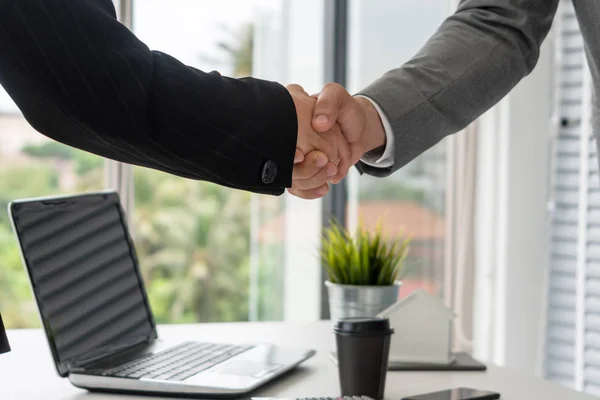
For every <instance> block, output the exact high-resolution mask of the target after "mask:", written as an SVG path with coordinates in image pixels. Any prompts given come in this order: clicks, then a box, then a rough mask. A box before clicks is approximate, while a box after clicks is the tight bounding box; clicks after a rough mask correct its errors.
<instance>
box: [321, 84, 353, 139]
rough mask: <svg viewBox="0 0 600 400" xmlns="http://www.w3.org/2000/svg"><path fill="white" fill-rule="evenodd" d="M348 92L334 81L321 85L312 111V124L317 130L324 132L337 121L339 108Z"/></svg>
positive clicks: (348, 95)
mask: <svg viewBox="0 0 600 400" xmlns="http://www.w3.org/2000/svg"><path fill="white" fill-rule="evenodd" d="M346 97H350V94H349V93H348V92H347V91H346V89H344V88H343V87H342V86H340V85H338V84H336V83H328V84H327V85H325V87H323V90H322V91H321V93H319V94H318V95H317V96H316V98H317V103H316V105H315V109H314V111H313V120H312V126H313V129H314V130H315V131H317V132H326V131H328V130H330V129H331V128H332V127H333V124H334V123H335V122H336V121H337V119H338V116H339V113H340V108H341V107H342V106H343V105H344V103H345V102H346V100H347V98H346Z"/></svg>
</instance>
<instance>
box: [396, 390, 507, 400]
mask: <svg viewBox="0 0 600 400" xmlns="http://www.w3.org/2000/svg"><path fill="white" fill-rule="evenodd" d="M499 398H500V393H495V392H488V391H485V390H477V389H469V388H456V389H450V390H442V391H440V392H433V393H426V394H419V395H416V396H409V397H404V398H403V399H402V400H495V399H499Z"/></svg>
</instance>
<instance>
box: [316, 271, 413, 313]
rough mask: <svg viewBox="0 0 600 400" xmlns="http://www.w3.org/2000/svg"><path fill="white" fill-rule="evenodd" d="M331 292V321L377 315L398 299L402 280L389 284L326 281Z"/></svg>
mask: <svg viewBox="0 0 600 400" xmlns="http://www.w3.org/2000/svg"><path fill="white" fill-rule="evenodd" d="M325 285H326V286H327V291H328V293H329V313H330V317H331V321H332V322H333V323H335V322H337V321H338V320H339V319H342V318H352V317H375V316H377V314H379V313H380V312H381V311H383V310H385V309H386V308H388V307H389V306H391V305H392V304H394V303H395V302H396V301H398V293H399V291H400V286H401V285H402V282H396V283H394V284H393V285H389V286H363V285H339V284H337V283H331V282H329V281H326V282H325Z"/></svg>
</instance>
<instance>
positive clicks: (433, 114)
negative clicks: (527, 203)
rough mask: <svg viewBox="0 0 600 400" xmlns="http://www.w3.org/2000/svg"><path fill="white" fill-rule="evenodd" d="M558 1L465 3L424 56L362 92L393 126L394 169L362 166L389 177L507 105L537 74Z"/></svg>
mask: <svg viewBox="0 0 600 400" xmlns="http://www.w3.org/2000/svg"><path fill="white" fill-rule="evenodd" d="M557 4H558V1H557V0H512V1H503V2H498V1H494V0H463V1H462V2H461V5H460V6H459V9H458V10H457V12H456V13H455V14H454V15H452V16H451V17H449V18H448V19H447V20H446V21H445V22H444V23H443V24H442V26H441V27H440V28H439V30H438V31H437V32H436V34H435V35H434V36H433V37H432V38H431V39H430V40H429V41H428V42H427V43H426V45H425V46H424V47H423V49H422V50H421V51H420V52H419V53H418V54H417V55H416V56H415V57H414V58H413V59H411V60H410V61H408V62H407V63H406V64H404V65H403V66H402V67H400V68H398V69H395V70H392V71H389V72H388V73H386V74H385V75H384V76H383V77H381V78H380V79H379V80H377V81H376V82H374V83H373V84H371V85H369V86H368V87H367V88H365V89H364V90H362V91H361V92H360V94H363V95H365V96H367V97H369V98H371V99H373V100H374V101H376V102H377V104H379V105H380V107H381V108H382V110H383V112H384V113H385V115H386V117H387V118H388V119H389V121H390V122H391V124H392V127H393V130H394V137H395V149H394V151H395V161H394V165H393V167H391V168H385V169H381V168H380V169H377V168H372V167H370V166H368V165H365V164H361V165H360V166H359V167H360V168H361V169H362V170H363V171H365V172H367V173H370V174H374V175H379V176H385V175H389V174H390V173H392V172H393V171H395V170H397V169H398V168H400V167H402V166H404V165H405V164H407V163H408V162H410V161H411V160H412V159H414V158H415V157H416V156H418V155H419V154H421V153H422V152H423V151H425V150H427V149H428V148H430V147H432V146H433V145H435V144H436V143H438V142H439V141H440V140H441V139H442V138H444V137H445V136H447V135H450V134H452V133H455V132H457V131H459V130H461V129H463V128H464V127H465V126H467V125H468V124H469V123H470V122H472V121H474V120H475V119H476V118H477V117H479V116H480V115H481V114H483V113H484V112H485V111H486V110H488V109H489V108H491V107H492V106H493V105H494V104H496V103H497V102H498V101H500V100H501V99H502V98H503V97H504V96H505V95H506V94H507V93H508V92H509V91H510V90H511V89H512V88H513V87H514V86H515V85H516V84H517V83H518V82H519V81H520V80H521V79H522V78H523V77H524V76H526V75H527V74H528V73H529V72H530V71H531V70H532V69H533V67H534V66H535V64H536V62H537V59H538V55H539V47H540V45H541V43H542V41H543V40H544V38H545V37H546V35H547V33H548V31H549V29H550V26H551V23H552V19H553V16H554V14H555V12H556V7H557Z"/></svg>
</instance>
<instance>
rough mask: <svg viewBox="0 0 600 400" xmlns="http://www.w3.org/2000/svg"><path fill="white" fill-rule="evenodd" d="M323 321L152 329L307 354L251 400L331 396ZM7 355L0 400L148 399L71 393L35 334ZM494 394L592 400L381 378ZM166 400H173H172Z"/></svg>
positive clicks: (389, 386)
mask: <svg viewBox="0 0 600 400" xmlns="http://www.w3.org/2000/svg"><path fill="white" fill-rule="evenodd" d="M331 328H332V325H331V322H330V321H321V322H303V323H291V322H285V323H279V322H275V323H233V324H231V323H229V324H198V325H169V326H159V327H158V331H159V335H160V336H161V337H162V338H164V339H166V340H169V339H174V340H177V339H191V340H200V341H215V342H227V343H244V342H248V341H261V342H269V343H275V344H278V345H281V346H287V347H290V346H301V347H312V348H314V349H316V350H318V353H317V355H316V356H315V357H313V358H311V359H310V360H308V361H306V363H305V364H302V365H301V366H300V367H299V368H298V369H297V370H296V371H295V372H292V373H290V374H288V375H286V376H284V377H283V378H281V379H278V380H277V381H275V382H273V383H272V384H269V385H268V386H265V387H263V388H262V389H260V390H259V391H257V392H255V393H253V394H252V396H254V397H319V396H338V395H339V383H338V373H337V369H336V368H335V366H334V365H333V363H332V362H331V360H330V358H329V352H330V350H331V348H330V339H331V337H332V335H333V333H332V331H331ZM8 338H9V340H10V343H11V347H12V352H11V353H7V354H3V355H2V357H0V399H2V400H39V399H44V400H88V399H90V400H136V399H140V400H150V399H153V398H152V397H137V396H129V395H109V394H92V393H88V392H86V391H84V390H80V389H77V388H75V387H73V386H71V384H70V383H69V382H68V381H67V380H66V379H61V378H59V377H58V375H57V374H56V371H55V370H54V366H53V363H52V358H51V356H50V353H49V349H48V345H47V343H46V341H45V340H46V339H45V337H44V334H43V332H42V331H41V330H22V331H19V330H12V331H11V330H9V331H8ZM460 386H463V387H473V388H478V389H486V390H491V391H496V392H499V393H501V394H502V400H530V399H544V400H565V399H569V400H594V399H595V397H592V396H588V395H585V394H581V393H578V392H575V391H572V390H569V389H566V388H564V387H561V386H559V385H557V384H554V383H550V382H546V381H543V380H542V379H538V378H534V377H532V376H526V375H524V374H521V373H518V372H515V371H511V370H508V369H505V368H500V367H495V366H492V365H489V366H488V370H487V371H486V372H395V371H394V372H388V375H387V382H386V395H385V398H386V399H389V400H400V399H401V398H402V397H405V396H409V395H414V394H418V393H428V392H434V391H437V390H444V389H449V388H454V387H460ZM170 400H173V399H172V398H171V399H170Z"/></svg>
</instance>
